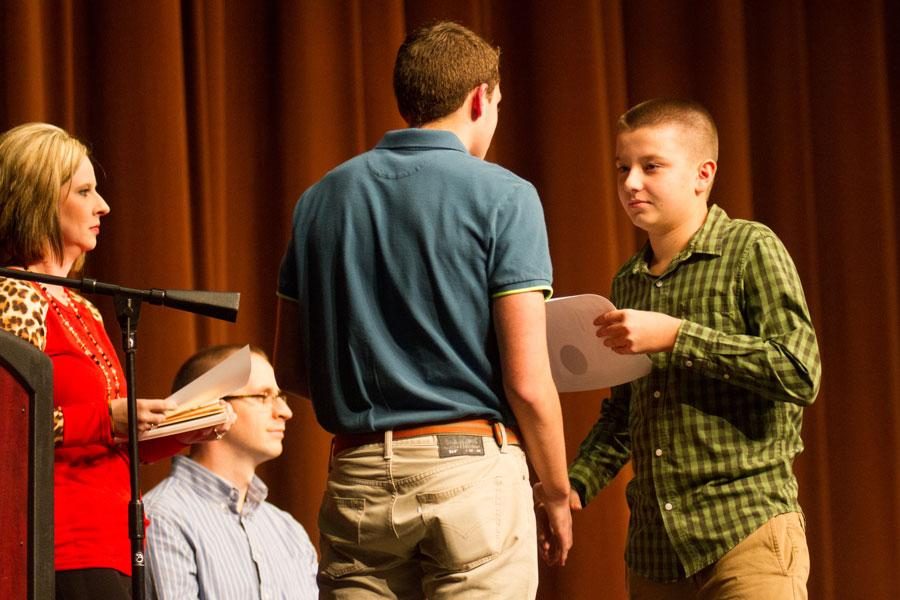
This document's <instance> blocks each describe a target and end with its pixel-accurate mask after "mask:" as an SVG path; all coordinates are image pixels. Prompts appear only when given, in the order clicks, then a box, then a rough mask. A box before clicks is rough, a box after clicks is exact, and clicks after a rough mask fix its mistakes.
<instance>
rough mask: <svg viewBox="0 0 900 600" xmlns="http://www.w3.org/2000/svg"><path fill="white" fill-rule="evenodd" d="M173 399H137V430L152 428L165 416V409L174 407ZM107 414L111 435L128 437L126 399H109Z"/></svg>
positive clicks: (140, 431) (139, 431) (141, 431)
mask: <svg viewBox="0 0 900 600" xmlns="http://www.w3.org/2000/svg"><path fill="white" fill-rule="evenodd" d="M176 407H177V405H176V404H175V402H174V401H173V400H148V399H145V398H138V399H137V430H138V433H143V432H145V431H147V430H149V429H153V428H154V427H156V426H157V425H159V424H160V423H162V422H163V420H165V418H166V411H167V410H172V409H174V408H176ZM109 416H110V420H111V426H112V432H113V436H114V437H117V438H127V437H128V399H127V398H116V399H114V400H110V401H109Z"/></svg>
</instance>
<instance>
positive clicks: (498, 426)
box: [491, 421, 507, 452]
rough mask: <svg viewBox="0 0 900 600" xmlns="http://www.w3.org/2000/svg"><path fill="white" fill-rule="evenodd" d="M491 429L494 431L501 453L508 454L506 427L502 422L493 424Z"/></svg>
mask: <svg viewBox="0 0 900 600" xmlns="http://www.w3.org/2000/svg"><path fill="white" fill-rule="evenodd" d="M491 429H493V430H494V441H495V442H497V445H498V446H500V452H506V444H507V439H506V426H505V425H504V424H503V423H501V422H500V421H494V422H493V423H491Z"/></svg>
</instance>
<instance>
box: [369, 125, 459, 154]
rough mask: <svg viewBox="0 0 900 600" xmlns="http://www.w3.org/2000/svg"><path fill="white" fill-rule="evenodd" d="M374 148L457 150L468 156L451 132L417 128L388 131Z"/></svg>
mask: <svg viewBox="0 0 900 600" xmlns="http://www.w3.org/2000/svg"><path fill="white" fill-rule="evenodd" d="M376 148H381V149H391V150H400V149H417V150H421V149H426V150H457V151H459V152H465V153H467V154H468V150H466V147H465V146H464V145H463V143H462V141H461V140H460V139H459V138H458V137H457V136H456V134H455V133H453V132H452V131H447V130H445V129H421V128H418V127H410V128H409V129H395V130H393V131H388V132H387V133H385V134H384V137H383V138H381V141H380V142H378V145H377V146H376Z"/></svg>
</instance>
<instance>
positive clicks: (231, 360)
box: [138, 346, 250, 441]
mask: <svg viewBox="0 0 900 600" xmlns="http://www.w3.org/2000/svg"><path fill="white" fill-rule="evenodd" d="M248 381H250V346H244V347H243V348H241V349H240V350H238V351H237V352H233V353H232V354H231V355H230V356H229V357H228V358H226V359H225V360H223V361H222V362H220V363H219V364H217V365H216V366H214V367H213V368H212V369H210V370H209V371H207V372H206V373H204V374H203V375H201V376H200V377H198V378H197V379H195V380H193V381H192V382H190V383H189V384H187V385H186V386H184V387H183V388H181V389H180V390H178V391H176V392H175V393H174V394H172V395H171V396H169V397H168V398H167V399H169V400H174V401H175V403H176V404H177V405H178V408H176V409H174V410H171V411H169V414H172V413H176V412H180V411H186V410H190V409H192V408H196V407H198V406H203V405H205V404H208V403H212V402H217V401H218V400H219V398H221V397H222V396H227V395H228V394H230V393H232V392H233V391H235V390H239V389H241V388H242V387H244V386H245V385H247V382H248ZM226 418H227V417H226V415H225V413H224V412H221V413H218V414H214V415H209V416H205V417H200V418H197V419H193V420H190V421H182V422H181V423H175V424H172V425H163V426H161V427H158V428H156V429H150V430H147V431H145V432H143V433H141V434H140V435H138V439H139V440H141V441H143V440H150V439H153V438H155V437H163V436H167V435H173V434H174V433H180V432H182V431H192V430H194V429H202V428H205V427H211V426H213V425H218V424H219V423H224V422H225V420H226Z"/></svg>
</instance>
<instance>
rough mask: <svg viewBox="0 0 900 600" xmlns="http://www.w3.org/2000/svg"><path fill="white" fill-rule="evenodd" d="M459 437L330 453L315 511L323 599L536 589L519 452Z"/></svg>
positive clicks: (514, 594)
mask: <svg viewBox="0 0 900 600" xmlns="http://www.w3.org/2000/svg"><path fill="white" fill-rule="evenodd" d="M439 437H444V438H445V439H444V441H443V442H439V440H438V438H439ZM456 437H458V436H435V435H426V436H421V437H415V438H409V439H404V440H389V439H386V443H384V444H368V445H365V446H359V447H357V448H353V449H351V450H348V451H346V452H342V453H340V454H338V455H337V456H335V457H334V458H333V459H332V464H331V471H330V474H329V478H328V485H327V488H326V490H325V496H324V498H323V501H322V507H321V509H320V511H319V530H320V533H321V537H320V548H321V551H322V559H321V561H320V564H319V578H318V581H319V589H320V598H341V599H345V598H354V599H355V598H400V599H402V600H409V599H416V598H430V599H442V598H474V599H479V598H492V599H493V598H497V599H501V598H508V599H510V600H513V599H514V600H523V599H529V598H534V597H535V594H536V593H537V576H538V570H537V541H536V539H537V538H536V532H535V518H534V510H533V503H532V497H531V486H530V483H529V479H528V468H527V466H526V463H525V455H524V453H523V452H522V450H521V448H519V447H518V446H510V445H506V446H504V447H502V448H501V447H498V445H497V443H496V442H495V441H494V439H493V438H490V437H478V438H475V439H474V440H473V438H472V437H471V436H464V437H468V439H467V440H453V439H449V438H456ZM479 440H480V442H479ZM473 442H474V443H473ZM480 446H483V455H477V453H478V452H479V451H480ZM454 448H455V449H454ZM460 448H463V449H464V451H460ZM441 454H445V455H447V454H449V456H446V457H444V458H442V457H441Z"/></svg>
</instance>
